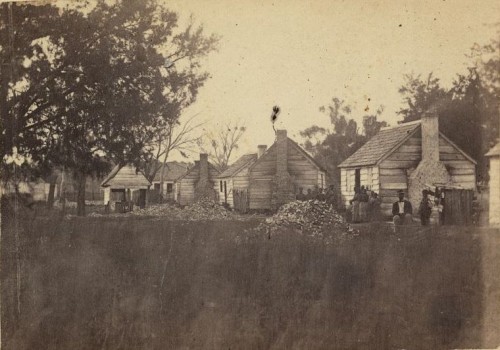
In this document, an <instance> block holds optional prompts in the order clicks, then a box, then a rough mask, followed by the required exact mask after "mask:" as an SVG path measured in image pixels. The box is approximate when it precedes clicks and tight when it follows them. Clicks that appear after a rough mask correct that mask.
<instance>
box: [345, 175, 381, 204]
mask: <svg viewBox="0 0 500 350" xmlns="http://www.w3.org/2000/svg"><path fill="white" fill-rule="evenodd" d="M379 176H380V175H379V168H378V167H377V166H370V167H364V168H361V169H360V186H365V187H366V188H367V189H369V190H370V191H375V192H377V193H379V191H380V182H379ZM355 177H356V170H355V169H345V168H342V169H341V170H340V180H341V184H340V186H341V193H342V197H343V199H344V204H345V205H349V204H350V203H349V202H350V200H351V199H352V198H353V197H354V186H355Z"/></svg>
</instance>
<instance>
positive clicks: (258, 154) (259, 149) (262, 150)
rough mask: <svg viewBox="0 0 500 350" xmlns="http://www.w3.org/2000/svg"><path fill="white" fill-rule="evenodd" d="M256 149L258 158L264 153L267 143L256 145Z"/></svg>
mask: <svg viewBox="0 0 500 350" xmlns="http://www.w3.org/2000/svg"><path fill="white" fill-rule="evenodd" d="M257 149H258V151H257V158H260V157H262V156H263V155H264V153H266V150H267V145H258V146H257Z"/></svg>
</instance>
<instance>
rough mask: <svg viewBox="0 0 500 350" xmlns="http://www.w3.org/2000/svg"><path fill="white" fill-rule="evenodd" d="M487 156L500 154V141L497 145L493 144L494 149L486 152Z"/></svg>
mask: <svg viewBox="0 0 500 350" xmlns="http://www.w3.org/2000/svg"><path fill="white" fill-rule="evenodd" d="M485 156H486V157H495V156H500V143H497V144H496V145H495V146H493V148H492V149H490V150H489V151H488V153H486V154H485Z"/></svg>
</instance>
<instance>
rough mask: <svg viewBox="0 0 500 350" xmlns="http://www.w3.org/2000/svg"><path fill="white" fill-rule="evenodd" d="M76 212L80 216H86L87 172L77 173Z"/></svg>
mask: <svg viewBox="0 0 500 350" xmlns="http://www.w3.org/2000/svg"><path fill="white" fill-rule="evenodd" d="M75 177H76V186H77V194H76V214H77V215H78V216H85V180H86V176H85V174H83V173H81V172H77V173H76V176H75Z"/></svg>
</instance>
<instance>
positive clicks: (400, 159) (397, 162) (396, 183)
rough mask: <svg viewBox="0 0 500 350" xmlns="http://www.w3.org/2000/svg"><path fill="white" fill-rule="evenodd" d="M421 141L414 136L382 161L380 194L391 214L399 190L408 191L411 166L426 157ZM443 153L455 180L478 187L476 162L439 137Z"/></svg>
mask: <svg viewBox="0 0 500 350" xmlns="http://www.w3.org/2000/svg"><path fill="white" fill-rule="evenodd" d="M421 145H422V140H421V138H420V137H419V136H415V137H412V138H410V139H409V140H408V141H406V142H405V143H404V144H403V145H402V146H401V147H400V148H399V149H397V150H396V151H395V152H394V153H393V154H391V155H390V156H389V157H387V158H386V159H385V160H383V161H382V162H381V163H380V170H379V179H380V196H381V198H382V211H383V213H384V214H385V215H391V210H392V203H393V202H395V201H396V200H397V199H398V196H397V191H398V190H400V189H403V190H405V191H407V189H408V178H407V170H408V169H411V168H416V167H417V165H418V163H419V162H420V160H421V159H422V146H421ZM439 157H440V160H441V161H442V162H443V163H444V164H445V166H446V167H447V168H448V170H449V172H450V175H451V179H452V181H453V184H456V185H460V186H462V187H464V188H466V189H475V186H476V185H475V184H476V175H475V165H474V164H473V163H472V162H470V161H469V160H468V159H467V158H465V156H464V155H463V154H462V153H460V152H459V151H458V150H457V149H456V148H455V147H453V146H452V145H451V144H450V143H449V142H447V141H446V140H445V139H443V138H442V137H441V138H440V139H439ZM414 210H415V208H414Z"/></svg>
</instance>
